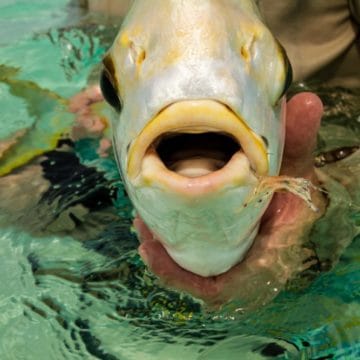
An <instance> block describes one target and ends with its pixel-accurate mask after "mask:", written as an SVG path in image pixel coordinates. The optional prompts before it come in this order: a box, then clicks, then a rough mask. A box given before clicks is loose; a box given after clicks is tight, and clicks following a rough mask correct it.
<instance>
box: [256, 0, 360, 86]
mask: <svg viewBox="0 0 360 360" xmlns="http://www.w3.org/2000/svg"><path fill="white" fill-rule="evenodd" d="M258 4H259V7H260V10H261V12H262V14H263V16H264V19H265V22H266V23H267V25H268V26H269V28H270V29H271V30H272V32H273V33H274V35H275V36H276V37H277V38H278V39H279V41H280V42H281V43H282V44H283V46H284V47H285V49H286V51H287V53H288V56H289V59H290V62H291V64H292V66H293V71H294V79H295V80H307V79H311V80H319V81H320V82H323V83H326V84H329V85H343V86H351V87H355V86H357V87H360V43H359V30H360V0H291V1H290V0H289V1H284V0H279V1H273V0H259V1H258Z"/></svg>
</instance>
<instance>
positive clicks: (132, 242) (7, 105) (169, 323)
mask: <svg viewBox="0 0 360 360" xmlns="http://www.w3.org/2000/svg"><path fill="white" fill-rule="evenodd" d="M0 29H1V30H0V31H1V36H0V45H1V46H0V59H1V60H0V66H1V67H0V105H1V109H2V110H1V124H2V126H1V127H0V139H1V140H3V141H4V140H5V139H9V138H11V137H13V136H14V134H17V133H19V131H20V132H21V131H24V134H23V133H21V134H20V135H19V140H18V143H17V144H16V145H14V146H13V147H12V148H11V150H10V151H12V152H11V153H5V157H4V158H5V159H6V158H7V159H9V158H10V160H11V161H10V160H9V161H8V162H9V163H10V164H14V163H17V162H19V164H22V163H24V165H22V166H20V165H18V166H14V169H13V170H11V171H10V172H7V173H6V174H4V176H3V177H1V178H0V226H1V228H0V243H1V246H0V260H1V261H0V279H1V281H0V358H1V359H4V360H8V359H16V360H17V359H40V360H41V359H107V360H108V359H110V360H113V359H136V360H137V359H159V360H162V359H164V360H165V359H166V360H167V359H170V360H172V359H174V360H176V359H188V360H192V359H210V360H211V359H261V358H277V359H357V358H360V345H359V340H360V305H359V295H360V294H359V289H360V265H359V257H360V241H359V240H360V238H359V237H356V238H354V232H352V230H353V228H352V227H351V226H350V225H349V224H353V223H357V224H358V225H360V213H359V203H358V200H357V199H358V198H359V192H358V190H357V189H358V183H357V182H358V181H357V182H356V179H358V178H356V177H355V180H354V179H352V178H351V176H350V175H349V176H348V177H347V179H349V181H350V180H351V181H352V183H351V184H350V185H351V186H350V189H351V197H349V198H345V197H343V193H341V192H339V193H337V194H335V197H336V199H337V200H338V202H339V204H340V206H339V208H338V210H339V211H340V210H341V211H340V212H339V213H338V214H337V218H336V221H338V224H337V226H338V227H339V228H341V229H342V234H341V236H340V237H336V236H335V235H334V236H333V237H329V238H321V239H320V235H319V243H320V242H321V241H322V243H323V247H324V248H326V247H327V246H329V247H330V250H329V251H331V245H332V243H333V242H334V239H335V240H337V241H339V242H340V243H341V244H342V246H341V247H342V250H341V257H340V259H339V261H338V262H337V263H336V265H335V266H334V267H332V268H331V269H319V268H314V269H311V271H310V272H308V273H307V274H303V276H302V277H301V278H299V279H296V281H294V282H293V283H292V284H289V286H288V287H287V289H286V290H284V291H282V292H281V293H280V294H279V296H278V297H277V298H276V299H275V300H274V301H272V302H271V303H269V304H268V305H266V306H264V307H262V308H261V309H259V310H256V311H253V312H242V311H239V310H238V309H237V308H236V306H235V305H236V304H234V306H228V307H226V308H224V309H223V310H222V311H217V312H210V311H208V310H207V309H205V308H204V307H203V306H202V304H201V303H200V302H198V301H197V300H195V299H192V298H190V297H188V296H187V295H184V294H179V293H177V292H174V291H170V290H167V289H164V288H163V287H161V286H160V285H159V284H158V282H157V280H156V279H155V278H154V277H153V276H152V274H151V273H149V272H148V271H147V269H146V268H145V266H144V265H143V263H142V261H141V259H140V258H139V256H138V255H137V251H136V248H137V240H136V237H135V235H134V233H133V231H132V228H131V214H132V208H131V205H130V203H129V201H128V199H127V198H126V196H125V193H124V190H123V188H122V184H121V181H120V179H119V177H118V174H117V170H116V165H115V161H114V159H113V157H112V156H110V157H106V158H102V157H99V156H98V154H97V153H96V148H97V146H98V142H99V140H98V139H82V140H80V141H77V142H75V143H70V142H69V141H67V139H68V136H67V132H68V131H69V129H70V128H71V125H72V123H73V121H74V115H73V114H71V113H70V112H69V111H68V104H67V99H69V98H70V97H71V96H73V95H74V94H76V93H78V92H79V91H80V90H81V89H83V88H85V87H86V86H87V84H88V83H91V82H93V81H95V80H94V79H96V78H97V75H98V66H97V64H98V62H99V60H100V59H101V57H102V55H103V54H104V52H105V51H106V49H107V48H108V46H109V44H110V42H111V39H112V38H113V36H114V34H115V33H116V25H114V24H113V23H112V22H111V21H109V20H108V19H103V18H100V17H94V16H89V15H88V14H86V13H85V12H83V11H81V10H80V9H79V8H77V7H76V6H75V5H70V4H69V1H65V0H56V1H55V0H52V1H51V2H48V1H40V0H36V1H32V2H29V1H20V0H18V1H15V2H14V1H7V0H2V1H1V2H0ZM300 88H302V87H301V86H300ZM318 92H319V93H320V95H321V96H322V98H323V100H324V101H325V102H326V104H328V105H327V108H326V119H325V121H324V125H323V127H322V129H321V132H320V136H319V149H318V153H319V154H318V155H319V156H318V162H319V163H321V161H322V159H323V158H324V155H321V154H323V153H325V154H326V156H325V158H329V157H331V156H335V155H336V154H337V153H333V152H332V150H333V149H336V148H339V147H345V148H352V147H354V146H357V145H359V138H360V121H359V116H360V112H359V104H360V96H359V92H349V91H345V90H340V89H336V90H331V91H329V90H324V89H318ZM58 129H61V133H62V134H63V135H62V138H63V141H62V142H61V144H60V146H58V147H57V148H56V149H54V145H53V144H52V143H50V142H48V141H47V140H44V138H45V137H46V138H54V139H57V138H58V137H59V134H58V133H57V132H56V131H57V130H58ZM45 135H46V136H45ZM34 148H36V149H37V152H32V150H33V149H34ZM0 149H1V148H0ZM17 149H20V150H17ZM44 152H45V154H43V153H44ZM24 153H26V154H30V155H31V156H30V155H29V157H28V158H26V159H24V158H23V154H24ZM9 154H10V155H11V156H12V157H10V155H9ZM39 154H43V155H39ZM333 154H335V155H333ZM6 166H7V163H6V164H4V160H3V159H0V169H1V168H3V169H4V168H6ZM329 171H334V172H340V173H346V171H350V173H355V174H359V162H358V157H354V155H352V156H349V157H348V158H346V159H344V160H343V162H342V165H339V166H338V165H334V168H333V169H332V170H331V169H330V170H329ZM319 248H321V247H319ZM329 268H330V267H329ZM325 270H328V271H325Z"/></svg>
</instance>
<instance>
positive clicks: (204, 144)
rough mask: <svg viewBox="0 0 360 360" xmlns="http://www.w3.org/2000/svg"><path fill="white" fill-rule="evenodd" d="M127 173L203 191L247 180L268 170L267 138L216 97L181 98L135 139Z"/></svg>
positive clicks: (170, 186) (180, 188)
mask: <svg viewBox="0 0 360 360" xmlns="http://www.w3.org/2000/svg"><path fill="white" fill-rule="evenodd" d="M127 171H128V176H129V179H130V180H131V181H133V182H135V183H137V184H138V185H152V186H153V185H158V186H163V187H165V188H167V189H172V190H174V191H176V192H183V193H187V194H190V193H191V194H194V193H196V194H200V193H208V192H210V191H215V190H217V189H218V188H219V187H224V186H231V185H233V186H239V185H247V184H249V183H253V182H254V181H256V178H257V176H262V175H266V174H267V172H268V158H267V151H266V146H265V144H264V142H263V140H262V139H261V138H260V137H259V136H258V135H257V134H255V133H254V132H253V131H252V130H251V129H250V128H249V127H248V126H247V125H246V123H245V121H243V120H242V119H241V118H240V117H239V116H237V115H236V114H235V113H234V112H233V111H232V110H231V109H230V108H229V107H227V106H226V105H223V104H221V103H219V102H217V101H212V100H194V101H181V102H177V103H174V104H172V105H170V106H168V107H167V108H165V109H164V110H163V111H161V112H160V113H159V114H158V115H157V116H155V117H154V118H153V119H152V120H151V121H150V122H149V123H148V124H147V126H146V127H145V128H144V129H143V131H142V132H141V133H140V135H139V136H138V137H137V138H136V140H135V141H134V143H133V144H132V146H131V148H130V151H129V154H128V168H127Z"/></svg>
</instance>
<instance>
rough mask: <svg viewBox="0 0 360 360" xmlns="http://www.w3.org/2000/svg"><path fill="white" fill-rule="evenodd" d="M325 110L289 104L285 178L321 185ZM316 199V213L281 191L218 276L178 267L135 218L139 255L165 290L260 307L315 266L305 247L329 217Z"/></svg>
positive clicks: (313, 99) (309, 98) (317, 103)
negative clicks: (317, 152)
mask: <svg viewBox="0 0 360 360" xmlns="http://www.w3.org/2000/svg"><path fill="white" fill-rule="evenodd" d="M322 112H323V106H322V103H321V100H320V99H319V98H318V97H317V96H316V95H315V94H312V93H301V94H298V95H296V96H295V97H293V98H292V99H291V100H290V101H289V102H288V104H287V117H286V142H285V150H284V158H283V162H282V168H281V174H282V175H288V176H293V177H302V178H307V179H309V180H311V181H312V182H313V184H318V182H317V178H316V175H315V171H314V166H313V159H314V158H313V151H314V149H315V146H316V135H317V132H318V129H319V126H320V120H321V116H322ZM312 197H313V202H314V203H315V204H316V205H317V206H318V208H319V211H318V212H317V213H314V212H313V211H312V210H311V209H309V208H308V206H307V205H306V204H305V203H304V202H303V201H302V200H301V199H299V198H298V197H296V196H294V195H292V194H290V193H277V194H276V195H275V196H274V198H273V200H272V202H271V204H270V206H269V208H268V209H267V211H266V213H265V214H264V216H263V218H262V222H261V229H260V231H259V234H258V235H257V237H256V239H255V242H254V244H253V246H252V248H251V249H250V250H249V252H248V253H247V256H246V257H245V259H244V260H243V261H242V262H241V263H240V264H238V265H236V266H234V267H233V268H231V269H230V270H229V271H227V272H226V273H224V274H221V275H218V276H213V277H208V278H204V277H201V276H199V275H196V274H193V273H191V272H189V271H186V270H184V269H182V268H181V267H179V266H178V265H177V264H176V263H175V262H174V261H173V260H172V259H171V258H170V257H169V255H168V254H167V252H166V250H165V249H164V247H163V246H162V245H161V243H160V242H159V241H158V240H157V239H156V238H155V237H154V236H153V234H152V233H151V232H150V230H149V229H148V228H147V226H146V224H145V223H144V222H143V221H142V220H141V219H140V218H136V219H135V220H134V226H135V228H136V230H137V233H138V236H139V239H140V241H141V245H140V247H139V253H140V255H141V257H142V259H143V260H144V262H145V263H146V264H147V266H148V267H149V268H150V270H151V271H152V272H153V273H154V274H156V275H157V276H158V277H159V278H160V280H161V282H162V283H163V284H164V285H165V286H168V287H171V288H175V289H179V290H183V291H185V292H188V293H190V294H192V295H193V296H195V297H197V298H200V299H202V300H204V301H205V302H206V303H207V304H208V305H210V306H215V307H217V306H219V305H221V304H224V303H226V302H229V301H231V300H234V299H236V300H237V301H238V302H239V304H240V306H243V307H244V308H257V307H259V306H261V305H263V304H265V303H267V302H268V301H270V300H271V299H272V298H274V297H275V296H276V295H277V294H278V293H279V291H280V290H281V289H282V288H283V287H284V286H285V284H286V283H287V281H288V280H289V279H290V278H292V277H293V276H295V275H296V274H298V273H300V272H301V271H303V270H305V269H307V268H309V267H310V266H311V265H313V264H314V261H315V260H314V255H315V254H314V253H313V251H312V250H311V249H309V248H306V247H305V246H304V244H305V241H306V238H307V236H308V234H309V232H310V230H311V227H312V224H313V223H314V221H316V220H317V219H318V218H319V217H320V216H321V215H322V214H323V213H324V211H325V207H326V200H325V197H324V196H323V195H322V194H321V192H320V191H319V190H318V189H314V190H313V194H312Z"/></svg>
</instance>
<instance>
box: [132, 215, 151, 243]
mask: <svg viewBox="0 0 360 360" xmlns="http://www.w3.org/2000/svg"><path fill="white" fill-rule="evenodd" d="M133 226H134V228H135V230H136V234H137V236H138V239H139V241H140V242H144V241H151V240H153V235H152V233H151V231H150V230H149V228H148V227H147V226H146V225H145V223H144V222H143V221H142V219H141V218H139V217H138V216H137V217H136V218H135V219H134V221H133Z"/></svg>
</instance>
